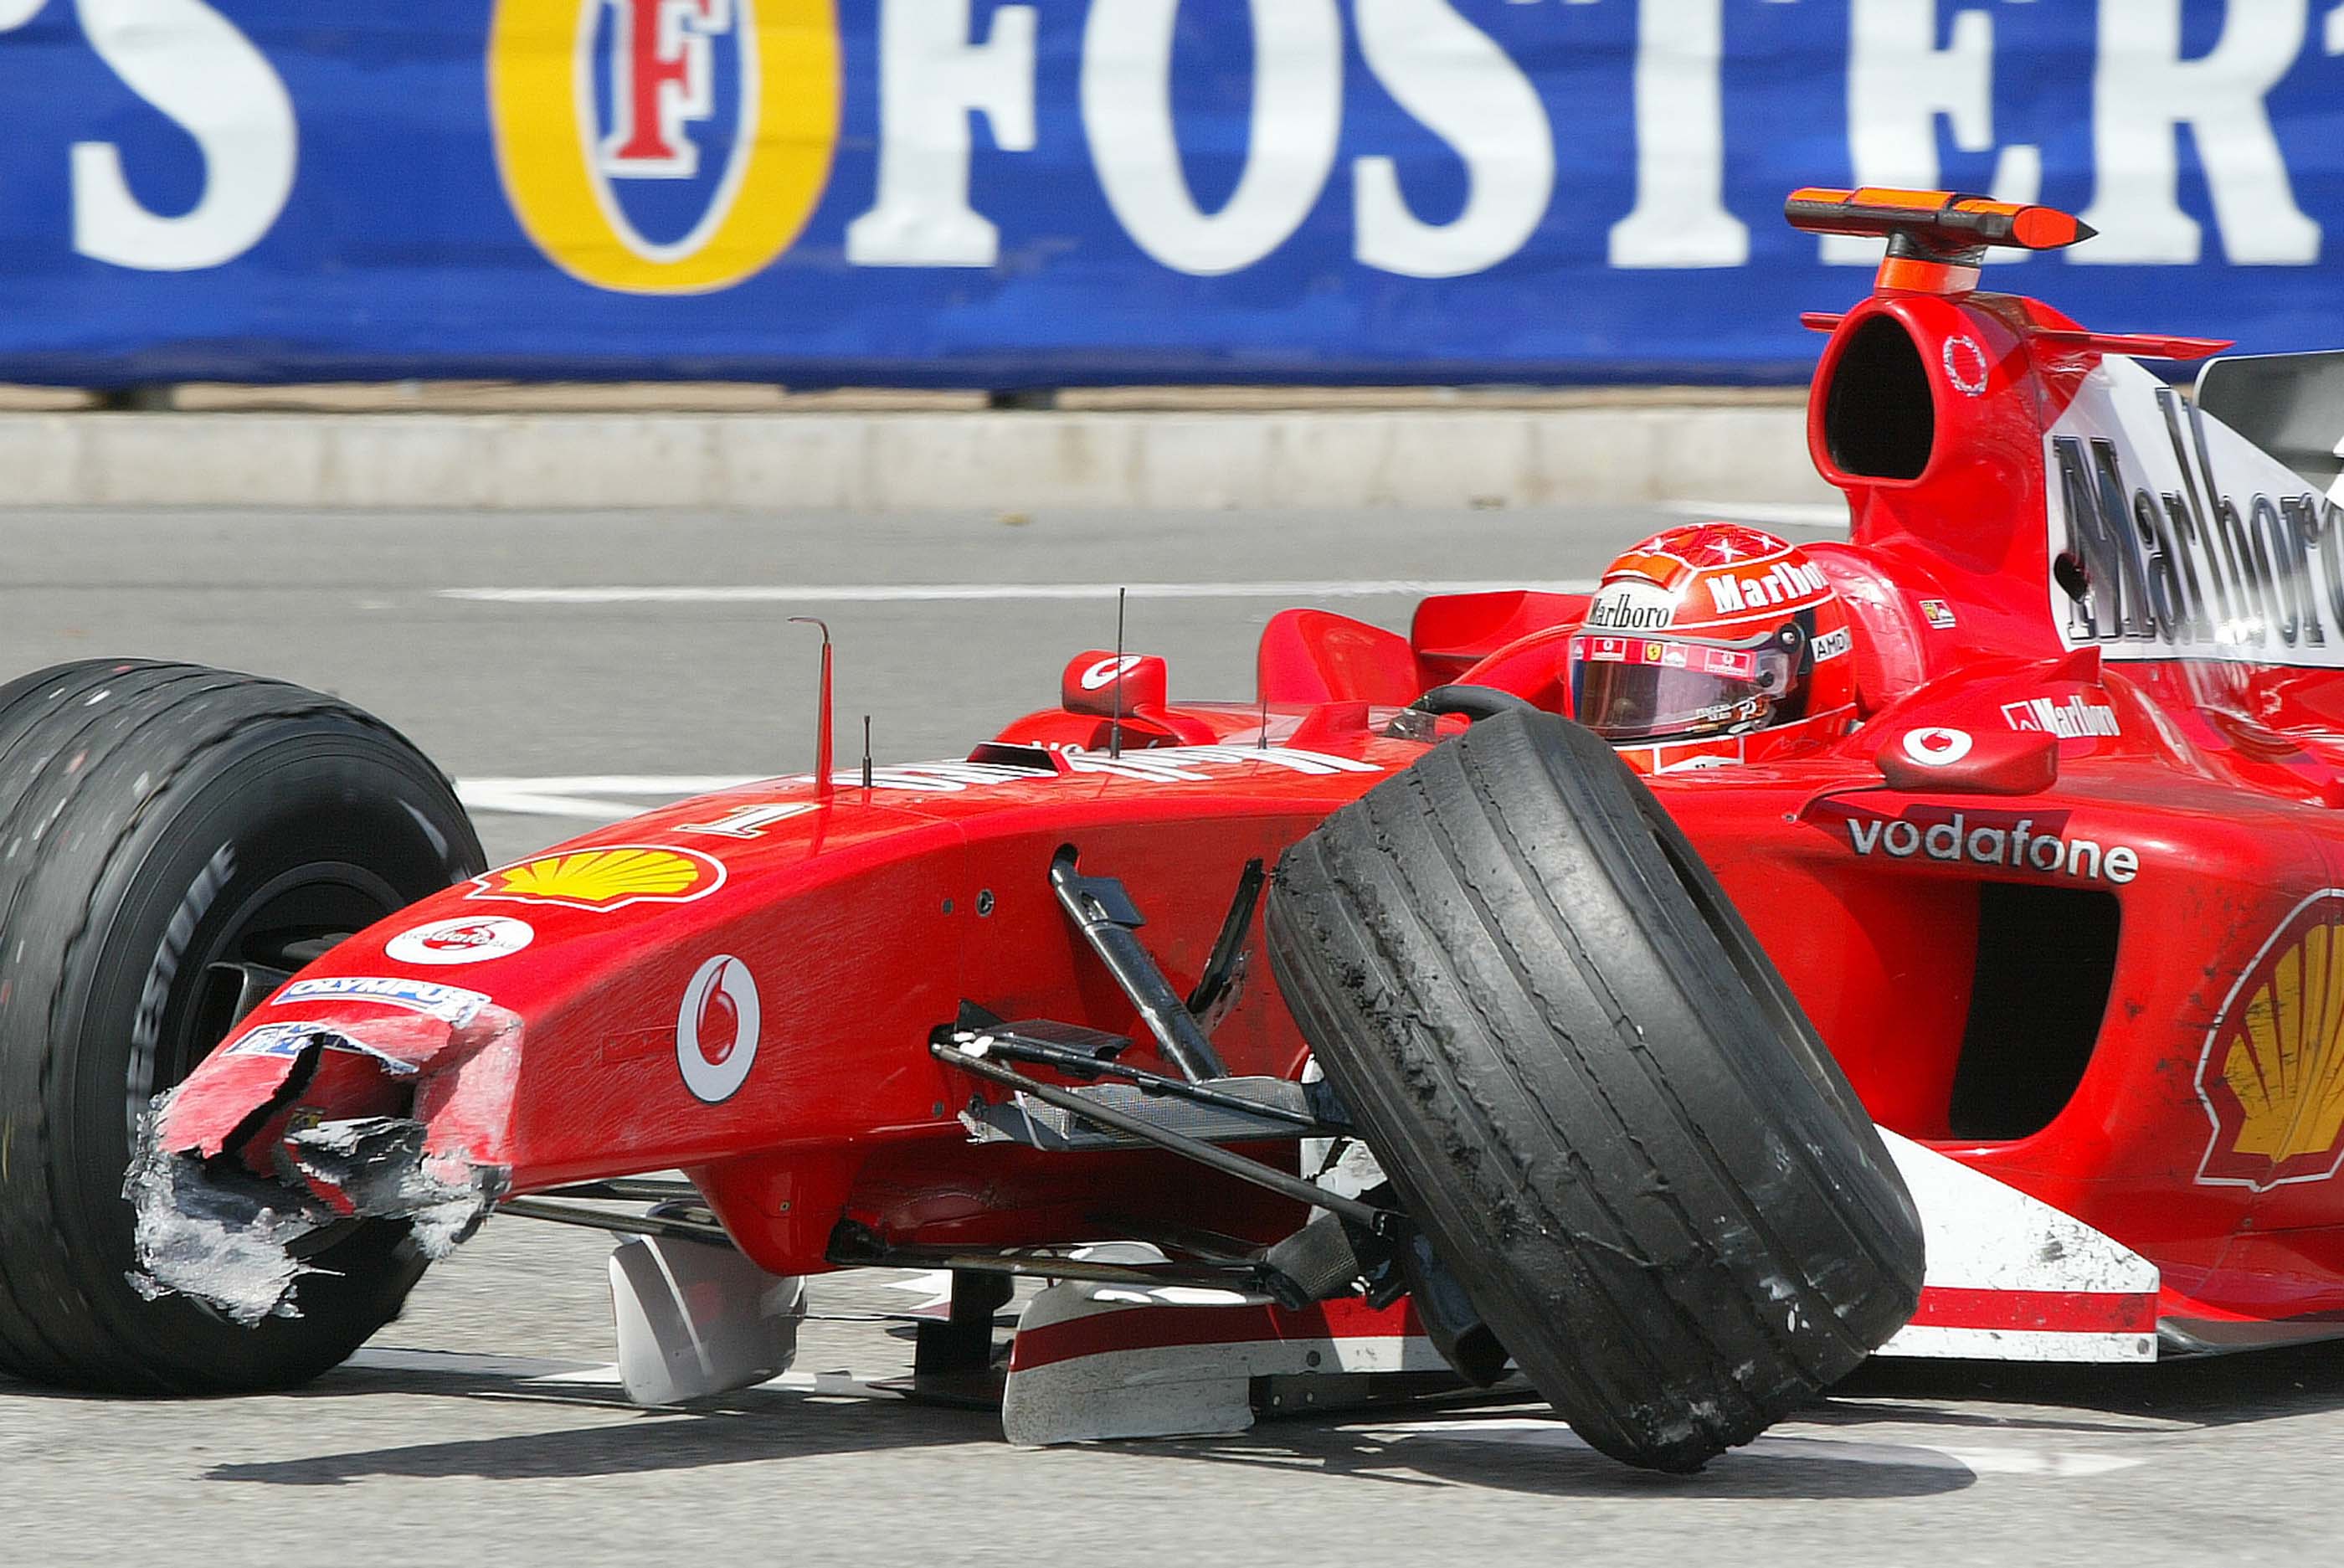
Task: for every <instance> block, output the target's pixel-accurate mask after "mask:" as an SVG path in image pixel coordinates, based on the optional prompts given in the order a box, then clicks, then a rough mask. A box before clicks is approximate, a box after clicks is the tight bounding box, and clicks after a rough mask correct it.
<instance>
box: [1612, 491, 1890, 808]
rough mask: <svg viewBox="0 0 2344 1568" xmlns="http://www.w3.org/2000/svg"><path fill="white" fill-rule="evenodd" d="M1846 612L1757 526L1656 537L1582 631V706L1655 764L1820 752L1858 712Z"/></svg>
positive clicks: (1622, 565) (1630, 557)
mask: <svg viewBox="0 0 2344 1568" xmlns="http://www.w3.org/2000/svg"><path fill="white" fill-rule="evenodd" d="M1852 646H1853V642H1852V637H1851V633H1850V630H1849V624H1848V616H1847V610H1846V607H1845V606H1844V605H1843V604H1842V603H1841V602H1840V598H1839V594H1838V593H1837V592H1834V589H1833V588H1832V585H1831V583H1830V582H1828V581H1827V580H1826V579H1825V578H1824V574H1823V572H1822V570H1821V569H1820V568H1818V567H1817V566H1816V565H1815V564H1814V561H1810V560H1809V559H1808V558H1807V555H1806V552H1805V551H1802V550H1800V549H1799V548H1798V546H1796V545H1794V544H1789V543H1786V542H1784V541H1782V540H1780V539H1777V538H1775V537H1774V536H1773V534H1771V533H1765V532H1763V531H1760V530H1758V529H1754V528H1746V527H1743V526H1742V525H1741V524H1738V523H1731V522H1703V523H1694V524H1692V525H1689V526H1687V527H1683V528H1673V529H1670V530H1668V531H1666V532H1663V533H1657V534H1654V535H1653V536H1652V538H1650V539H1648V540H1646V541H1643V542H1642V544H1639V545H1637V546H1636V547H1635V548H1633V549H1632V550H1630V551H1628V552H1627V553H1626V554H1624V555H1622V556H1621V557H1620V559H1618V560H1617V561H1613V562H1612V563H1611V567H1610V568H1609V569H1608V570H1607V571H1606V572H1604V573H1603V582H1602V584H1601V586H1600V587H1599V588H1598V589H1597V590H1596V593H1595V600H1594V602H1593V603H1592V604H1591V606H1590V607H1589V609H1588V612H1587V621H1586V623H1585V624H1584V625H1583V626H1582V627H1581V629H1580V632H1579V634H1578V635H1577V636H1575V637H1573V638H1572V639H1571V713H1572V716H1573V717H1575V718H1576V719H1577V720H1578V721H1579V722H1580V723H1582V724H1585V725H1586V726H1587V727H1588V728H1590V729H1591V730H1593V731H1594V732H1595V733H1597V734H1599V735H1601V736H1602V737H1603V738H1604V739H1606V740H1608V741H1610V742H1611V744H1613V745H1615V746H1618V747H1620V748H1621V750H1622V753H1623V754H1625V755H1626V756H1627V758H1628V760H1629V762H1630V763H1631V764H1634V765H1636V766H1639V767H1642V768H1644V769H1647V770H1648V771H1651V772H1656V773H1657V772H1665V771H1673V770H1675V769H1677V768H1679V767H1699V766H1703V765H1709V766H1714V765H1717V764H1721V763H1731V762H1756V761H1761V760H1764V759H1768V758H1774V757H1781V756H1785V755H1793V754H1797V753H1799V752H1802V751H1807V750H1812V749H1813V748H1814V747H1816V746H1820V745H1823V744H1827V743H1828V742H1831V741H1834V740H1836V739H1838V738H1839V737H1840V736H1841V735H1844V734H1845V733H1847V732H1848V730H1849V729H1851V728H1852V727H1854V721H1855V673H1854V663H1855V662H1854V659H1852V658H1851V657H1850V656H1849V654H1850V652H1851V650H1852Z"/></svg>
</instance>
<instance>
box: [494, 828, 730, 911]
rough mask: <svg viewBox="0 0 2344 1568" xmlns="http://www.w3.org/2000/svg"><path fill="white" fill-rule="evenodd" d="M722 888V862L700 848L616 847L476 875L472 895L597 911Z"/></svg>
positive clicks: (676, 900) (686, 899)
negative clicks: (702, 852) (702, 851)
mask: <svg viewBox="0 0 2344 1568" xmlns="http://www.w3.org/2000/svg"><path fill="white" fill-rule="evenodd" d="M722 885H724V866H723V865H722V862H719V861H717V860H714V859H712V858H711V857H710V856H708V855H702V854H701V853H700V852H699V851H697V850H692V849H670V848H667V847H665V846H663V845H652V844H614V845H603V846H601V847H598V848H594V849H573V850H569V851H565V852H562V853H559V854H554V855H538V856H537V857H535V858H534V859H531V860H523V861H520V862H517V863H515V864H514V865H507V866H502V867H500V868H499V869H497V870H495V871H491V872H490V873H488V874H487V875H484V876H476V877H474V878H473V879H472V892H471V894H470V896H472V897H474V898H492V899H498V900H501V901H505V902H509V903H513V904H559V905H563V906H565V907H567V908H571V909H592V910H598V911H599V910H608V909H623V908H625V907H626V906H627V905H630V904H689V903H691V902H692V900H694V899H696V898H705V897H707V896H708V895H710V894H712V893H713V892H715V891H716V890H717V889H718V888H719V887H722Z"/></svg>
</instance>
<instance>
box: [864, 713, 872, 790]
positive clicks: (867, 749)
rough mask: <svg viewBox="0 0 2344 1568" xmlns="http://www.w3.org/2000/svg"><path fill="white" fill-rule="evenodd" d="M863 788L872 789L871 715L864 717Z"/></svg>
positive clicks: (866, 714)
mask: <svg viewBox="0 0 2344 1568" xmlns="http://www.w3.org/2000/svg"><path fill="white" fill-rule="evenodd" d="M863 787H864V789H866V790H868V789H869V788H870V787H871V715H870V714H868V713H865V714H864V715H863Z"/></svg>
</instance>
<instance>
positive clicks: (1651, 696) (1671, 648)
mask: <svg viewBox="0 0 2344 1568" xmlns="http://www.w3.org/2000/svg"><path fill="white" fill-rule="evenodd" d="M1789 677H1790V660H1789V658H1788V657H1787V656H1786V655H1784V654H1783V653H1782V652H1777V651H1775V650H1773V649H1749V648H1721V647H1717V646H1715V645H1713V644H1710V643H1702V642H1656V641H1652V640H1650V639H1646V638H1637V637H1574V638H1572V639H1571V713H1572V716H1573V717H1575V718H1576V719H1577V720H1578V721H1579V722H1580V723H1582V724H1585V725H1586V726H1587V727H1588V728H1589V729H1591V730H1593V731H1594V732H1595V733H1597V734H1599V735H1601V736H1602V737H1603V738H1604V739H1605V740H1607V741H1643V740H1658V739H1675V738H1680V737H1685V736H1693V735H1709V734H1722V733H1727V732H1730V731H1734V730H1744V729H1751V728H1754V727H1755V726H1757V725H1759V724H1763V723H1764V722H1765V720H1766V717H1767V714H1768V713H1769V712H1771V711H1772V709H1773V705H1774V699H1775V698H1777V697H1779V696H1780V695H1781V694H1782V693H1783V690H1784V688H1785V687H1786V686H1787V685H1788V683H1789Z"/></svg>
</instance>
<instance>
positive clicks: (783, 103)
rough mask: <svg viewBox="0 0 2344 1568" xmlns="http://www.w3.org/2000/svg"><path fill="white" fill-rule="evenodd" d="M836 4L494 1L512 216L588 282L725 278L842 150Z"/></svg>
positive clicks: (805, 200) (776, 228)
mask: <svg viewBox="0 0 2344 1568" xmlns="http://www.w3.org/2000/svg"><path fill="white" fill-rule="evenodd" d="M839 76H840V73H839V49H838V24H837V18H836V16H835V15H834V12H833V10H832V0H497V5H496V15H495V20H494V21H493V23H492V24H491V25H490V37H489V112H490V122H491V124H492V125H493V126H494V127H495V135H496V146H497V165H498V169H499V172H500V174H501V175H502V177H503V179H504V187H505V195H506V197H507V199H508V200H510V202H511V204H512V209H513V213H514V216H515V217H518V218H519V219H520V225H521V228H523V229H524V230H526V231H527V232H528V234H529V237H530V239H531V240H532V241H534V242H535V244H536V245H537V247H538V248H539V249H541V250H542V251H544V252H545V254H546V256H547V257H548V258H551V260H552V261H553V262H554V263H555V264H556V265H557V266H559V267H561V268H562V270H564V271H565V272H568V273H569V274H570V275H571V276H572V277H574V278H578V279H580V280H581V282H585V283H591V284H592V285H594V286H595V287H597V288H610V289H616V290H622V291H625V292H629V293H637V294H690V293H704V292H707V291H709V290H711V289H718V288H730V287H732V285H733V284H736V283H739V282H740V281H741V280H742V279H743V278H748V277H750V276H751V275H753V274H754V273H756V272H757V271H759V270H761V269H762V268H764V267H766V266H767V265H768V264H770V263H771V262H772V261H773V258H775V257H777V256H779V255H781V254H782V252H783V251H784V250H786V249H788V248H789V247H790V244H791V242H792V241H793V240H795V239H796V238H797V237H798V235H799V233H800V232H801V231H802V230H803V228H805V225H806V220H807V219H808V218H810V217H813V209H814V206H815V204H816V203H817V202H819V201H820V200H821V199H822V192H823V187H824V186H825V185H826V184H827V183H828V182H829V179H830V169H831V160H832V158H833V157H834V154H835V153H836V151H837V147H838V119H839V96H840V86H839Z"/></svg>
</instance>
